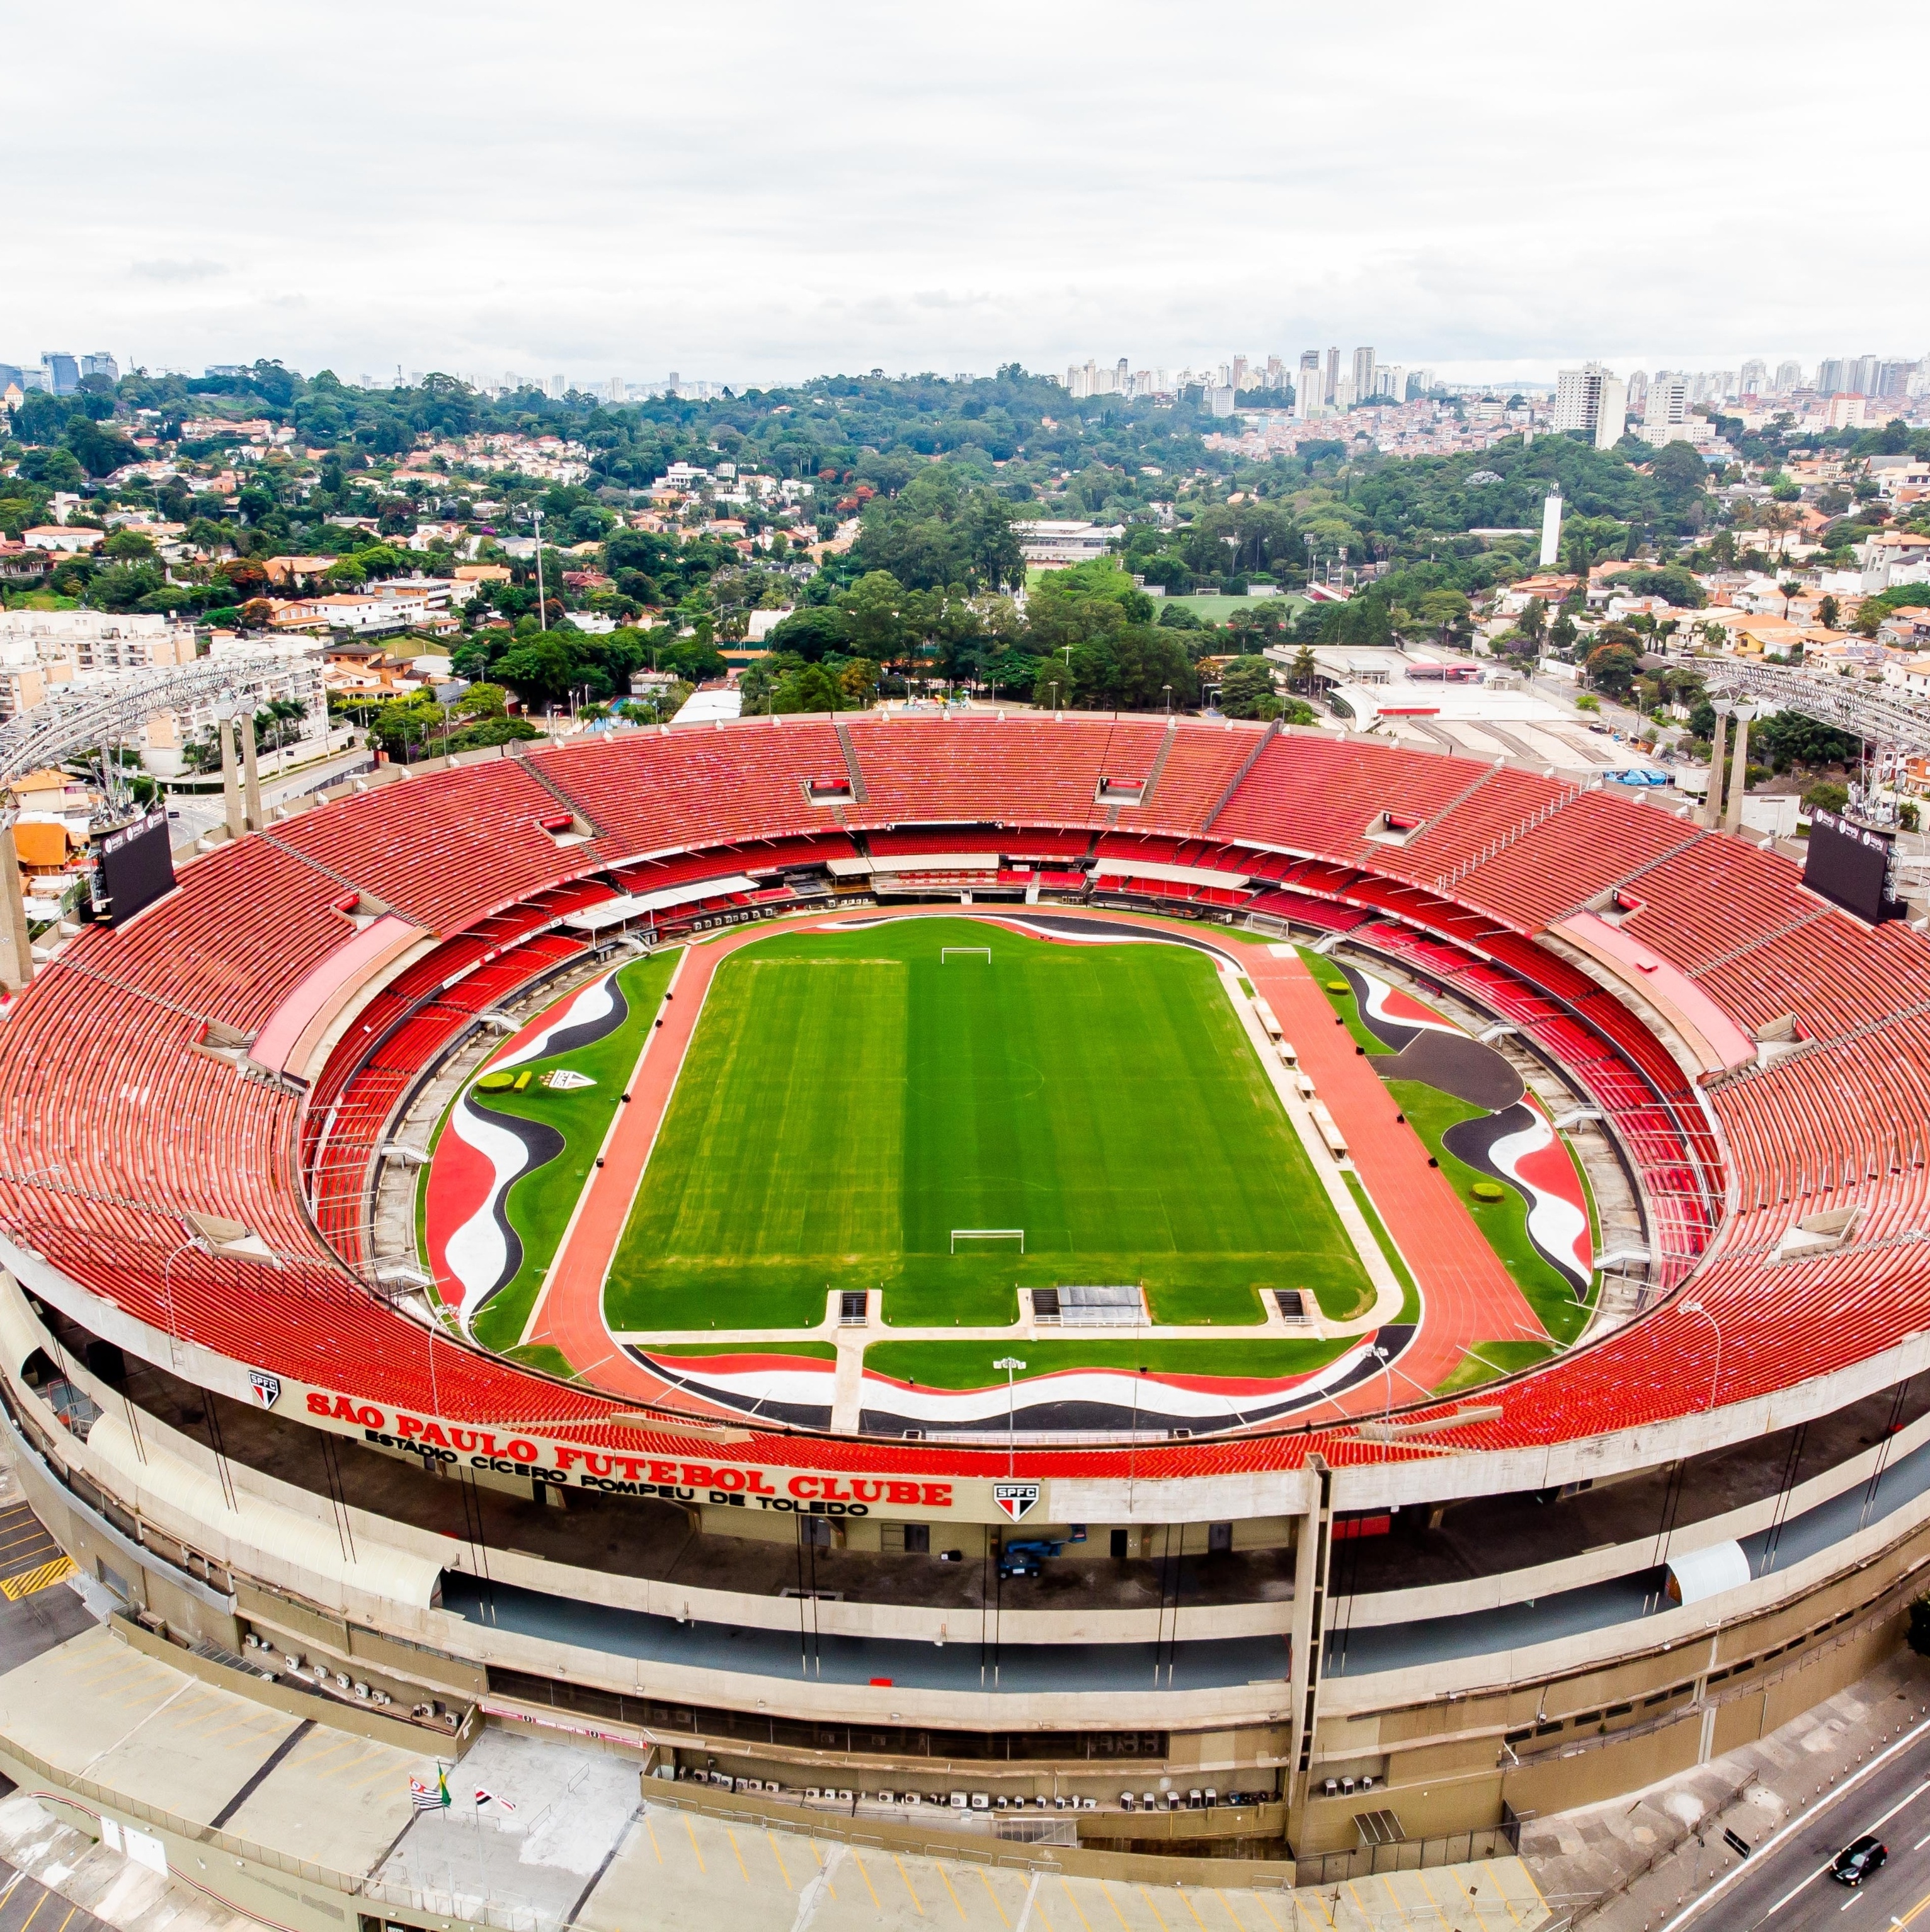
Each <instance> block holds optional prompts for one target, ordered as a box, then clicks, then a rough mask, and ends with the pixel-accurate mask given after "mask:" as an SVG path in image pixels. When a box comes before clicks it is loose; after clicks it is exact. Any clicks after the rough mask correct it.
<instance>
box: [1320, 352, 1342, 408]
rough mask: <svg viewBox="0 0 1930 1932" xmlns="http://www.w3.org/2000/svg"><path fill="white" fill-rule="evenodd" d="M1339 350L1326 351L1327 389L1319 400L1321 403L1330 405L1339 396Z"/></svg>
mask: <svg viewBox="0 0 1930 1932" xmlns="http://www.w3.org/2000/svg"><path fill="white" fill-rule="evenodd" d="M1339 395H1340V350H1337V349H1330V350H1328V352H1327V389H1326V393H1325V395H1323V396H1322V398H1321V399H1320V400H1321V401H1322V402H1325V403H1331V402H1333V401H1335V400H1336V399H1337V398H1338V396H1339Z"/></svg>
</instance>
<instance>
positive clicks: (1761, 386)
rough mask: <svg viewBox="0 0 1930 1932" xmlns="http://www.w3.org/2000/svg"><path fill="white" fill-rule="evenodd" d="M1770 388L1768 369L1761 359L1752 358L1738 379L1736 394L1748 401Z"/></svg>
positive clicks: (1743, 366) (1746, 363)
mask: <svg viewBox="0 0 1930 1932" xmlns="http://www.w3.org/2000/svg"><path fill="white" fill-rule="evenodd" d="M1768 387H1769V370H1768V368H1767V367H1766V365H1765V364H1764V363H1763V362H1762V361H1761V359H1760V358H1759V357H1757V356H1751V357H1750V358H1749V359H1748V362H1745V363H1744V364H1743V365H1742V373H1741V374H1739V376H1738V377H1736V395H1739V396H1740V397H1742V398H1743V399H1744V400H1745V401H1747V400H1748V398H1750V397H1751V396H1760V395H1762V394H1763V392H1764V391H1765V390H1766V389H1767V388H1768Z"/></svg>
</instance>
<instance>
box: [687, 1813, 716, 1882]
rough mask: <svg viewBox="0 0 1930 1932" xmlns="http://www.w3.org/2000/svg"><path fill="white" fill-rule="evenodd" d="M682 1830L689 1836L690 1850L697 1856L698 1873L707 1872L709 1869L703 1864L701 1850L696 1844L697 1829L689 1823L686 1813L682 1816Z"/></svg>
mask: <svg viewBox="0 0 1930 1932" xmlns="http://www.w3.org/2000/svg"><path fill="white" fill-rule="evenodd" d="M683 1829H685V1830H686V1832H689V1834H690V1849H692V1851H693V1852H695V1853H696V1854H697V1869H698V1870H699V1871H708V1870H710V1867H709V1866H707V1864H705V1863H704V1852H703V1848H702V1847H701V1846H700V1845H699V1844H698V1842H697V1827H696V1826H695V1825H693V1824H692V1823H691V1822H690V1817H689V1813H687V1812H686V1814H684V1820H683Z"/></svg>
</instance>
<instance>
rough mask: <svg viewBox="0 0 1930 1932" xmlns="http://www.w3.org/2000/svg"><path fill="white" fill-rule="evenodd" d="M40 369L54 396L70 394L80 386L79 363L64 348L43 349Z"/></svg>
mask: <svg viewBox="0 0 1930 1932" xmlns="http://www.w3.org/2000/svg"><path fill="white" fill-rule="evenodd" d="M41 372H42V375H43V377H44V381H45V383H46V386H47V388H48V389H50V390H52V391H53V393H54V394H55V395H56V396H71V395H73V393H74V391H75V390H76V389H79V388H80V363H79V362H77V360H76V359H74V357H73V356H71V355H70V354H69V353H68V352H67V351H66V350H64V349H43V350H41Z"/></svg>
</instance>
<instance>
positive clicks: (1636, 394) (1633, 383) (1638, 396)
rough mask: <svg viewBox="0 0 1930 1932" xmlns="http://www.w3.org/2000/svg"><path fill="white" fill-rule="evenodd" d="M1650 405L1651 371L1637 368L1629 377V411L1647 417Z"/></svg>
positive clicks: (1634, 414)
mask: <svg viewBox="0 0 1930 1932" xmlns="http://www.w3.org/2000/svg"><path fill="white" fill-rule="evenodd" d="M1648 407H1649V372H1648V371H1647V370H1646V369H1637V371H1635V372H1634V374H1633V375H1631V377H1629V378H1628V413H1629V414H1630V415H1631V416H1642V417H1643V419H1644V420H1646V412H1647V410H1648Z"/></svg>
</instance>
